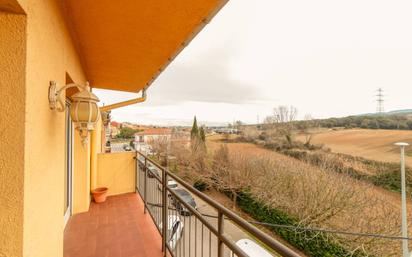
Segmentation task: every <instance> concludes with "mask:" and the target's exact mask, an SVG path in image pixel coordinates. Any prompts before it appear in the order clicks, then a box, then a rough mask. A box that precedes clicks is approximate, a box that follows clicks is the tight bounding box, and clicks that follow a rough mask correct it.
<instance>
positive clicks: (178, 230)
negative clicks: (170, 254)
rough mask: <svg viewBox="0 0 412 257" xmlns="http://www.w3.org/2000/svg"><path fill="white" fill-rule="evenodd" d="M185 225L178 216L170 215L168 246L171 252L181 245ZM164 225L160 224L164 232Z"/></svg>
mask: <svg viewBox="0 0 412 257" xmlns="http://www.w3.org/2000/svg"><path fill="white" fill-rule="evenodd" d="M183 227H184V224H183V222H182V221H181V220H180V218H179V216H177V215H169V216H168V221H167V234H166V235H167V238H166V239H167V241H166V242H167V244H168V245H169V247H170V249H171V250H174V249H175V248H176V246H177V244H178V243H179V240H180V238H181V237H182V234H183ZM162 228H163V224H162V223H160V230H162Z"/></svg>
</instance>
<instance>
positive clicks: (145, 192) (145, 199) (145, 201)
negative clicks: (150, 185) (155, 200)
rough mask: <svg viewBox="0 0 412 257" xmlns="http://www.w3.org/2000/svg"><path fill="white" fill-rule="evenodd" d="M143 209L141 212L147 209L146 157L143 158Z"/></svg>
mask: <svg viewBox="0 0 412 257" xmlns="http://www.w3.org/2000/svg"><path fill="white" fill-rule="evenodd" d="M143 190H144V193H143V195H144V210H143V212H144V213H145V214H146V211H147V210H146V209H147V158H146V157H145V158H144V189H143Z"/></svg>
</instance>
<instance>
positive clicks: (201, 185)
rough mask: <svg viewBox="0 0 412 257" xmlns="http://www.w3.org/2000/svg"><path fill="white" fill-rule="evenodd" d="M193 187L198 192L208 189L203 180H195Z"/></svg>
mask: <svg viewBox="0 0 412 257" xmlns="http://www.w3.org/2000/svg"><path fill="white" fill-rule="evenodd" d="M193 187H194V188H196V189H197V190H199V191H200V192H203V191H206V190H207V189H208V187H209V185H208V184H207V183H206V182H204V181H203V180H197V181H196V182H195V183H194V184H193Z"/></svg>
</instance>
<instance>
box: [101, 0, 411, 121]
mask: <svg viewBox="0 0 412 257" xmlns="http://www.w3.org/2000/svg"><path fill="white" fill-rule="evenodd" d="M411 13H412V1H409V0H405V1H398V0H385V1H384V0H345V1H342V0H311V1H307V0H289V1H284V0H259V1H250V0H231V1H229V2H228V4H227V5H226V6H225V7H224V8H223V9H222V10H221V11H220V12H219V13H218V14H217V15H216V16H215V18H214V19H213V20H212V22H211V23H210V24H208V25H207V26H206V27H205V29H203V31H202V32H201V33H200V34H199V35H198V36H197V37H196V38H195V39H194V40H193V41H192V42H191V43H190V44H189V46H188V47H187V48H186V49H184V50H183V52H182V53H181V54H180V55H179V56H178V57H177V58H176V59H175V60H174V62H173V63H172V64H171V65H170V66H169V67H168V68H167V69H166V70H165V71H164V72H163V73H162V74H161V75H160V76H159V77H158V79H157V80H156V81H155V82H154V83H153V84H152V85H151V87H150V89H149V90H148V100H147V102H145V103H142V104H138V105H133V106H129V107H125V108H121V109H118V110H114V111H113V112H112V116H113V119H114V120H117V121H130V122H135V123H142V124H157V125H179V124H183V125H187V124H190V121H191V119H192V118H193V116H194V115H197V116H198V118H199V120H201V121H202V122H204V123H207V124H216V123H228V122H232V121H233V120H242V121H244V122H247V123H255V122H256V121H257V119H258V117H259V119H260V120H263V118H264V117H265V116H267V115H268V114H270V113H271V111H272V108H273V107H275V106H278V105H293V106H295V107H297V108H298V111H299V116H300V117H303V116H304V115H305V114H311V115H312V116H313V117H315V118H323V117H331V116H334V117H336V116H345V115H350V114H359V113H367V112H374V111H375V109H376V103H375V102H374V94H376V92H375V90H376V89H377V88H379V87H381V88H383V89H384V91H385V95H386V96H385V98H386V99H385V110H395V109H406V108H412V33H411V28H412V15H411ZM95 92H96V94H97V95H98V96H99V98H100V99H101V102H103V103H105V104H110V103H114V102H118V101H122V100H127V99H130V98H132V97H135V96H136V95H134V94H128V93H124V92H113V91H105V90H95Z"/></svg>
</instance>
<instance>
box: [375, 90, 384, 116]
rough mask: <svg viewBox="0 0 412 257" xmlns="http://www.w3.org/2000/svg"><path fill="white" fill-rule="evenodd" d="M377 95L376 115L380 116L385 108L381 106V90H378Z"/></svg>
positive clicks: (382, 99) (382, 95) (382, 100)
mask: <svg viewBox="0 0 412 257" xmlns="http://www.w3.org/2000/svg"><path fill="white" fill-rule="evenodd" d="M377 92H378V93H377V94H376V95H375V97H376V113H379V114H382V113H383V112H384V111H385V108H384V106H383V102H384V98H383V97H384V94H383V89H382V88H378V90H377Z"/></svg>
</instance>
